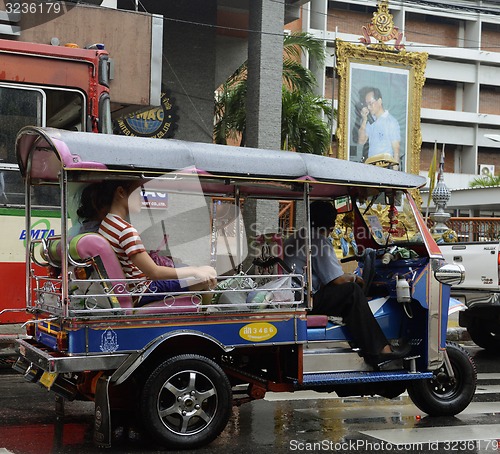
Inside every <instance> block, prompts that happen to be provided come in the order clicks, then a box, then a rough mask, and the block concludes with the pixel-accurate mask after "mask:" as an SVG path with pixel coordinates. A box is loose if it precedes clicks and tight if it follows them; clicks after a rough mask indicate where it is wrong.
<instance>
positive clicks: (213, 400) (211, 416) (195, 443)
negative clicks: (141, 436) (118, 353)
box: [140, 355, 232, 449]
mask: <svg viewBox="0 0 500 454" xmlns="http://www.w3.org/2000/svg"><path fill="white" fill-rule="evenodd" d="M231 412H232V391H231V385H230V383H229V380H228V378H227V376H226V374H225V373H224V371H223V370H222V369H221V368H220V366H219V365H218V364H217V363H215V362H214V361H212V360H210V359H208V358H206V357H204V356H199V355H179V356H175V357H173V358H170V359H168V360H167V361H165V362H164V363H162V364H160V365H159V366H158V367H157V368H156V369H155V370H154V371H153V373H152V374H151V375H150V376H149V378H148V379H147V380H146V382H145V384H144V388H143V390H142V395H141V400H140V414H141V418H142V421H143V424H144V427H145V429H146V431H148V432H149V433H150V434H151V435H152V436H153V437H154V438H155V439H156V440H157V441H158V442H160V443H161V444H163V445H165V446H168V447H169V448H180V449H192V448H196V447H199V446H202V445H206V444H208V443H210V442H211V441H213V440H214V439H215V438H216V437H217V436H218V435H219V434H220V433H221V432H222V431H223V430H224V428H225V427H226V424H227V422H228V420H229V417H230V416H231Z"/></svg>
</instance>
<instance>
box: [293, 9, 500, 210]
mask: <svg viewBox="0 0 500 454" xmlns="http://www.w3.org/2000/svg"><path fill="white" fill-rule="evenodd" d="M389 9H390V12H391V14H392V15H393V18H394V23H395V25H396V26H397V27H398V28H399V30H400V31H401V32H403V34H404V37H405V38H404V41H403V42H404V44H405V47H406V49H407V50H408V51H414V52H427V53H428V55H429V58H428V61H427V66H426V70H425V78H426V80H425V84H424V87H423V93H422V109H421V131H422V150H421V155H420V171H421V174H423V175H427V172H428V169H429V165H430V162H431V159H432V155H433V150H434V145H435V143H437V146H438V149H439V150H442V149H443V146H444V150H445V172H446V173H445V181H446V184H447V185H448V186H449V187H450V189H451V190H452V199H451V200H450V205H449V207H450V208H451V209H452V210H453V211H454V214H456V215H472V214H475V215H479V214H483V213H481V209H480V208H477V209H472V208H471V207H470V204H469V205H467V204H462V203H461V202H460V201H459V200H458V195H457V194H458V192H457V194H454V191H453V190H454V189H463V188H467V187H468V184H469V181H471V180H472V179H473V178H475V177H477V176H479V175H485V174H488V173H492V174H495V173H496V174H499V173H500V142H496V141H493V140H491V139H489V138H488V137H487V135H491V134H500V5H499V4H498V3H497V2H493V1H491V2H489V1H475V0H470V1H464V0H462V1H460V0H459V1H454V2H448V1H442V2H441V1H433V0H425V1H418V2H417V1H408V0H404V1H402V0H398V1H396V0H390V1H389ZM376 11H377V2H376V1H370V0H368V1H366V0H361V1H360V0H335V1H330V0H312V1H310V2H309V3H308V4H307V5H304V6H303V9H302V18H301V22H300V24H299V25H298V27H299V28H301V29H302V30H303V31H306V32H308V33H310V34H312V35H314V36H316V37H317V38H319V39H322V40H324V41H325V45H326V48H327V54H328V55H329V58H328V59H327V62H326V67H322V68H319V67H316V68H315V65H314V64H313V65H312V66H311V69H313V70H314V71H315V74H316V77H317V79H318V82H319V85H318V94H320V95H324V96H325V97H326V98H330V99H331V98H332V93H334V98H335V99H337V85H336V81H335V80H334V57H333V55H334V54H335V49H334V42H335V39H336V38H339V39H342V40H344V41H347V42H352V43H357V42H359V38H360V37H361V36H362V27H363V26H364V25H367V24H368V23H370V22H371V19H372V17H373V13H374V12H376ZM454 195H455V197H454ZM497 200H498V196H497ZM478 204H480V201H479V200H478ZM488 206H489V209H488V212H487V213H484V214H488V215H492V214H495V211H496V214H497V215H500V210H491V203H488Z"/></svg>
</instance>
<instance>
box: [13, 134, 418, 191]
mask: <svg viewBox="0 0 500 454" xmlns="http://www.w3.org/2000/svg"><path fill="white" fill-rule="evenodd" d="M16 148H17V149H16V152H17V159H18V163H19V167H20V170H21V173H22V175H23V176H24V177H26V176H27V173H28V171H29V174H30V177H31V178H33V179H42V180H45V181H47V180H48V181H50V180H57V178H58V175H59V173H60V171H61V169H65V170H68V171H71V170H78V171H86V170H89V171H94V170H102V171H106V170H110V171H112V170H123V171H133V172H137V173H147V172H153V173H166V172H175V171H179V170H182V169H195V170H196V172H197V173H199V174H201V175H206V174H208V175H213V176H217V177H225V178H256V179H269V180H272V181H278V182H279V181H288V182H290V181H291V182H294V181H296V182H298V183H299V182H304V181H311V182H314V181H317V182H323V183H337V184H343V185H345V184H349V185H352V184H354V185H361V186H365V185H366V186H383V187H391V188H402V189H403V188H404V189H412V188H419V187H422V186H423V185H424V184H425V178H423V177H420V176H418V175H413V174H408V173H404V172H399V171H394V170H389V169H384V168H380V167H377V166H373V165H367V164H362V163H355V162H349V161H346V160H341V159H335V158H329V157H325V156H318V155H311V154H303V153H296V152H290V151H276V150H267V149H257V148H248V147H246V148H242V147H233V146H227V145H215V144H210V143H197V142H187V141H182V140H175V139H166V140H163V139H151V138H142V137H129V136H119V135H106V134H95V133H86V132H73V131H64V130H58V129H53V128H40V127H31V126H29V127H26V128H23V129H22V130H21V131H20V132H19V134H18V137H17V147H16ZM30 154H31V155H32V164H31V166H28V157H29V155H30ZM28 169H29V170H28Z"/></svg>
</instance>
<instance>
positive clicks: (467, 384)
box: [408, 342, 477, 416]
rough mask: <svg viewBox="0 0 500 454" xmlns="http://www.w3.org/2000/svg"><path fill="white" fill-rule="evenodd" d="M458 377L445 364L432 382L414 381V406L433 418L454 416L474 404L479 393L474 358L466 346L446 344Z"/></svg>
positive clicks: (412, 395)
mask: <svg viewBox="0 0 500 454" xmlns="http://www.w3.org/2000/svg"><path fill="white" fill-rule="evenodd" d="M446 351H447V353H448V358H449V359H450V363H451V367H452V369H453V374H454V377H453V378H452V377H450V376H449V374H448V373H447V371H446V367H445V365H444V364H443V365H442V366H441V367H439V369H437V370H436V371H434V376H433V377H432V378H431V379H428V380H413V381H411V382H410V383H409V384H408V394H409V395H410V398H411V400H412V401H413V403H414V404H415V405H416V406H417V407H418V408H420V410H422V411H424V412H425V413H427V414H428V415H430V416H454V415H456V414H458V413H460V412H461V411H463V410H464V409H465V408H466V407H467V406H468V405H469V403H470V402H471V400H472V398H473V397H474V393H475V391H476V378H477V371H476V365H475V364H474V361H473V360H472V358H471V356H470V355H469V354H468V353H467V351H465V350H464V349H463V348H462V347H460V346H459V345H457V344H454V343H452V342H447V343H446Z"/></svg>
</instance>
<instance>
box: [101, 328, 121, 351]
mask: <svg viewBox="0 0 500 454" xmlns="http://www.w3.org/2000/svg"><path fill="white" fill-rule="evenodd" d="M116 350H118V335H117V334H116V333H115V332H114V331H113V330H112V329H111V328H108V329H107V330H106V331H104V333H102V336H101V351H102V352H105V353H112V352H115V351H116Z"/></svg>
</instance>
